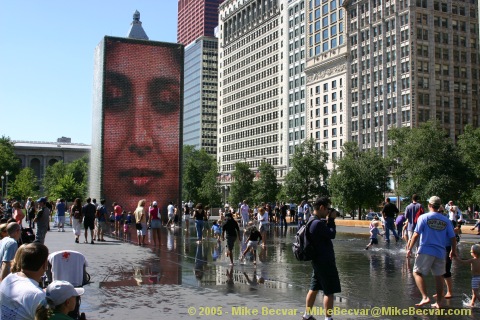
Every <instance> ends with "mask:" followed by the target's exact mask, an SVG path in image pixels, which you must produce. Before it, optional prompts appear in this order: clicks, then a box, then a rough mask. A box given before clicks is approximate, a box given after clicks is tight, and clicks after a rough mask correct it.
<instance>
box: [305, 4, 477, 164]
mask: <svg viewBox="0 0 480 320" xmlns="http://www.w3.org/2000/svg"><path fill="white" fill-rule="evenodd" d="M308 3H309V4H308V14H309V16H310V17H311V20H309V22H308V24H309V25H308V52H309V57H308V60H307V71H306V72H307V91H308V93H309V95H308V99H309V100H310V107H311V108H314V109H315V112H313V114H312V113H310V112H309V115H312V116H311V117H310V118H309V122H310V128H315V129H314V130H313V132H311V134H312V133H313V134H314V136H315V138H316V139H317V142H318V145H319V146H320V147H322V146H323V147H324V148H326V149H327V151H328V152H329V154H330V157H331V159H332V158H335V157H336V156H338V155H339V154H338V152H339V147H341V145H342V142H346V141H355V142H357V143H358V145H359V146H360V148H361V149H363V150H367V149H376V150H378V152H379V153H380V154H382V155H386V151H387V147H388V130H390V129H392V128H396V127H417V126H418V125H419V124H420V123H422V122H425V121H428V120H430V119H436V120H438V121H439V122H440V123H441V124H442V125H443V127H444V128H445V129H446V130H447V131H448V132H449V134H450V136H451V137H452V138H453V139H456V138H457V137H458V136H459V135H460V134H461V133H462V132H463V128H464V126H465V125H466V124H472V125H473V126H475V127H478V126H479V119H478V115H479V106H478V98H477V95H478V90H479V88H478V83H479V76H480V75H479V69H478V62H479V50H478V24H479V22H478V1H477V0H471V1H427V0H416V1H414V0H400V1H381V0H374V1H371V0H368V1H367V0H359V1H355V0H345V1H341V0H340V1H336V0H329V1H320V0H315V1H314V0H311V1H310V0H309V1H308ZM334 85H336V86H337V90H335V89H334V88H335V87H334ZM334 94H335V96H334ZM317 99H318V100H317ZM334 99H337V100H336V101H334ZM312 105H313V106H312ZM317 105H318V107H317ZM334 105H335V107H336V110H337V114H338V116H337V118H336V119H335V121H337V127H335V124H334V114H333V112H334V108H333V106H334ZM317 109H318V113H317ZM313 115H314V116H313ZM317 115H318V119H317ZM339 117H340V118H339ZM317 120H318V122H317ZM334 129H337V131H336V134H337V137H334V136H333V133H334V131H333V130H334ZM338 135H340V136H338ZM340 155H341V154H340Z"/></svg>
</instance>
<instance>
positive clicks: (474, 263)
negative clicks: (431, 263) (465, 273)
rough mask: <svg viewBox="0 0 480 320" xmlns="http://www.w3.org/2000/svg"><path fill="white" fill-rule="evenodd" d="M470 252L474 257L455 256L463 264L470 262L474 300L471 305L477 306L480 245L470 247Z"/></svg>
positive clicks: (479, 277)
mask: <svg viewBox="0 0 480 320" xmlns="http://www.w3.org/2000/svg"><path fill="white" fill-rule="evenodd" d="M470 254H471V255H472V257H473V258H471V259H467V260H461V259H459V258H457V257H455V261H458V262H459V263H461V264H465V265H467V264H469V265H470V269H471V270H472V301H471V302H470V307H474V306H475V300H478V301H480V297H479V292H478V288H479V287H480V258H479V257H480V245H478V244H474V245H473V246H472V248H471V249H470Z"/></svg>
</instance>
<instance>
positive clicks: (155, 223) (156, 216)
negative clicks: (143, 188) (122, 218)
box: [148, 201, 162, 247]
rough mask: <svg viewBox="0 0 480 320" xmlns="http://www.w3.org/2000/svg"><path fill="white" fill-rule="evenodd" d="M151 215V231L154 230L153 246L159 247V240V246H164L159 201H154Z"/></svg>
mask: <svg viewBox="0 0 480 320" xmlns="http://www.w3.org/2000/svg"><path fill="white" fill-rule="evenodd" d="M149 213H150V215H149V216H150V219H149V221H148V223H149V224H150V229H151V230H152V238H153V246H154V247H156V246H157V239H158V246H160V245H161V244H162V238H161V236H160V228H161V227H162V221H161V220H160V208H158V205H157V201H153V203H152V206H151V207H150V212H149Z"/></svg>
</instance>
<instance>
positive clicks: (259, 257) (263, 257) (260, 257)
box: [258, 246, 267, 263]
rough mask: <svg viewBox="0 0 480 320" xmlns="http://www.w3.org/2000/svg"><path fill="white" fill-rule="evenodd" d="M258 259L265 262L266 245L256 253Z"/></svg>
mask: <svg viewBox="0 0 480 320" xmlns="http://www.w3.org/2000/svg"><path fill="white" fill-rule="evenodd" d="M258 260H260V261H261V262H262V263H266V262H267V246H264V247H261V249H260V252H259V253H258Z"/></svg>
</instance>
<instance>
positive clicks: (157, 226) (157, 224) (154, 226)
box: [150, 219, 162, 229]
mask: <svg viewBox="0 0 480 320" xmlns="http://www.w3.org/2000/svg"><path fill="white" fill-rule="evenodd" d="M161 226H162V221H160V219H153V220H152V222H151V223H150V227H151V228H152V229H160V227H161Z"/></svg>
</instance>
